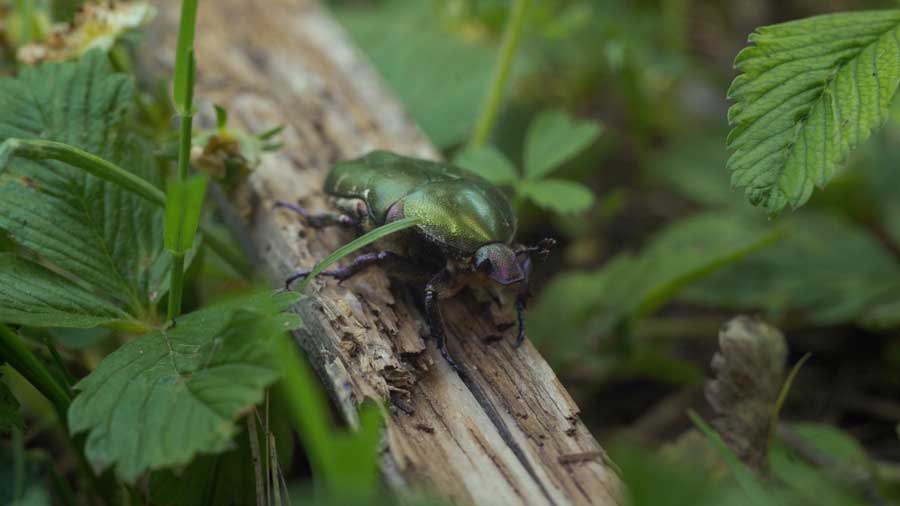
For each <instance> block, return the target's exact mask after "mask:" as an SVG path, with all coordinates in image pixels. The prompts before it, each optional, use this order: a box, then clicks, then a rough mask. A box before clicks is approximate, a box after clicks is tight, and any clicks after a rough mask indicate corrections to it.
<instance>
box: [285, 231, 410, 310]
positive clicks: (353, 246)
mask: <svg viewBox="0 0 900 506" xmlns="http://www.w3.org/2000/svg"><path fill="white" fill-rule="evenodd" d="M420 221H421V220H420V219H419V218H403V219H402V220H397V221H394V222H391V223H388V224H387V225H382V226H380V227H378V228H376V229H374V230H370V231H369V232H367V233H365V234H363V235H361V236H359V237H357V238H356V239H354V240H352V241H350V242H348V243H347V244H345V245H343V246H341V247H340V248H338V249H336V250H334V251H332V252H331V254H330V255H328V256H327V257H325V259H324V260H322V261H321V262H319V263H317V264H316V266H315V267H313V269H312V271H311V272H310V273H309V275H308V276H306V278H304V280H303V283H301V284H300V288H299V289H298V291H300V292H302V291H303V290H305V289H306V287H307V286H308V285H309V283H310V282H311V281H312V280H313V279H314V278H315V277H316V276H318V275H319V274H320V273H321V272H322V271H324V270H325V269H327V268H328V267H329V266H331V265H332V264H333V263H335V262H337V261H338V260H340V259H342V258H344V257H345V256H347V255H349V254H350V253H353V252H354V251H356V250H358V249H360V248H363V247H365V246H368V245H369V244H372V243H373V242H375V241H377V240H379V239H381V238H382V237H386V236H388V235H390V234H393V233H395V232H399V231H401V230H403V229H406V228H409V227H413V226H415V225H418V224H419V223H420Z"/></svg>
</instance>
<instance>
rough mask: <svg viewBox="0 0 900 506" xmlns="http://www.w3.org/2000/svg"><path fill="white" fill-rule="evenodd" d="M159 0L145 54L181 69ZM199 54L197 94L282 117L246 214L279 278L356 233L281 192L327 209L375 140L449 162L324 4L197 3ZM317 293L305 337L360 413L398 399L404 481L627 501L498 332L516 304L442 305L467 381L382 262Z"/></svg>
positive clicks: (256, 116)
mask: <svg viewBox="0 0 900 506" xmlns="http://www.w3.org/2000/svg"><path fill="white" fill-rule="evenodd" d="M157 3H158V5H159V6H160V13H159V17H158V19H157V21H156V25H155V26H154V28H153V29H152V33H151V35H150V38H151V41H149V44H148V46H150V47H151V48H152V49H151V50H150V55H148V58H149V61H151V64H152V65H154V66H157V67H158V66H162V67H163V68H167V69H171V68H172V64H173V56H172V55H173V54H174V51H173V48H174V46H175V39H176V32H177V17H178V8H177V5H178V3H177V2H173V1H163V0H160V1H159V2H157ZM386 29H388V28H386ZM196 55H197V62H198V63H197V69H198V79H197V92H196V95H197V97H198V99H199V100H200V101H201V102H200V103H201V104H202V103H203V101H205V102H206V103H207V104H208V103H209V102H212V103H216V104H221V105H223V106H224V107H225V108H226V109H227V110H228V111H229V113H230V118H231V121H233V122H234V123H235V124H237V125H240V126H243V127H244V128H247V129H248V130H251V131H262V130H263V129H265V128H269V127H271V126H273V125H280V124H284V125H286V126H287V127H286V129H285V130H284V132H283V134H282V136H281V140H282V141H283V142H284V147H283V149H281V150H280V151H279V152H278V153H275V154H271V155H267V156H266V157H265V159H264V161H263V162H262V164H261V166H260V167H259V168H258V169H257V170H256V171H255V172H254V173H253V175H252V177H251V179H250V182H249V185H248V189H247V191H248V195H249V198H248V199H247V201H246V202H247V204H246V205H242V206H238V207H243V208H242V209H239V210H237V211H236V212H235V214H236V215H240V218H241V219H240V221H241V223H240V224H239V228H241V229H242V230H243V233H244V234H245V235H246V237H247V238H248V240H249V247H250V249H251V253H252V256H253V257H255V258H256V260H257V262H258V265H259V266H260V267H261V268H262V270H263V271H264V272H266V273H267V275H268V276H269V277H270V278H271V280H272V282H273V284H275V285H279V286H280V285H281V284H282V280H284V279H285V278H286V277H287V276H288V275H290V274H291V273H293V272H295V271H296V270H297V269H299V268H308V267H311V266H312V265H313V264H314V263H315V261H316V260H318V259H321V258H323V257H324V256H325V255H326V254H327V253H329V252H330V251H331V250H333V249H334V248H335V247H337V246H339V245H340V244H342V243H345V242H346V241H348V240H349V239H350V238H351V236H350V235H349V234H348V233H347V232H342V231H337V230H326V231H318V230H313V229H311V228H309V227H306V226H304V224H303V223H302V222H301V220H299V219H298V217H297V216H295V215H292V214H291V213H289V212H287V211H285V210H275V209H273V203H274V202H275V201H278V200H284V201H293V202H297V201H299V202H302V204H303V205H304V206H305V207H307V208H309V209H311V210H314V211H326V210H327V209H328V204H327V202H326V200H325V199H324V197H323V195H322V193H321V183H322V181H323V179H324V176H325V173H326V171H327V170H328V169H329V168H330V167H331V165H332V164H333V163H334V162H336V161H338V160H342V159H347V158H352V157H356V156H359V155H361V154H364V153H366V152H368V151H370V150H372V149H376V148H381V149H389V150H393V151H396V152H398V153H402V154H408V155H416V156H420V157H427V158H436V157H438V156H439V154H438V152H437V151H436V150H435V149H434V147H433V146H431V145H430V144H429V142H428V140H427V139H426V138H425V137H424V136H423V135H422V133H421V132H420V131H419V130H418V129H417V128H416V126H415V125H414V124H413V122H412V121H411V120H410V118H409V117H408V116H407V115H406V114H405V113H404V111H403V109H402V108H401V107H400V105H398V103H397V101H396V100H395V99H394V98H393V97H392V96H391V94H390V93H389V92H388V91H387V90H386V89H385V87H384V85H383V84H382V83H381V81H380V80H379V78H378V76H377V75H376V74H375V72H374V71H373V70H372V68H371V67H370V65H369V64H368V63H367V62H366V60H365V59H364V58H363V57H362V55H361V54H360V52H359V51H357V50H356V49H355V48H354V47H353V46H352V45H351V43H350V42H349V39H348V37H347V36H346V35H345V34H344V33H343V31H342V30H341V29H340V28H339V27H338V26H337V24H336V23H334V21H332V20H331V19H330V18H329V16H328V14H327V12H325V11H324V10H323V9H322V8H321V7H319V6H318V5H317V4H316V3H315V2H311V1H301V0H296V1H291V0H268V1H265V2H250V1H246V0H216V1H208V2H201V5H200V13H199V16H198V26H197V35H196ZM435 100H440V97H435ZM538 267H539V266H538ZM310 288H311V290H310V291H311V293H312V294H313V296H312V297H310V298H309V299H308V302H306V303H301V304H300V307H298V308H297V311H298V312H299V314H300V315H301V317H302V318H303V321H304V323H305V327H304V329H303V330H301V331H298V332H297V333H296V334H295V337H296V340H297V342H298V343H299V344H300V346H302V348H303V349H304V350H305V351H306V353H307V355H308V357H309V359H310V361H311V362H312V363H313V364H314V366H315V367H316V368H317V370H318V372H319V374H320V376H321V379H322V381H323V382H324V384H325V386H326V388H327V389H328V390H329V393H330V394H331V397H332V399H333V400H334V402H335V403H336V404H337V406H338V407H339V409H340V411H341V413H342V414H343V416H344V417H345V419H346V420H347V421H348V422H349V423H351V424H353V423H355V421H356V407H357V405H358V404H359V403H360V402H361V401H362V400H364V399H367V398H372V399H376V400H378V401H380V402H383V403H385V405H387V406H389V407H390V408H391V409H390V413H391V415H390V419H389V420H388V423H387V435H386V438H385V443H386V444H385V449H384V454H383V465H382V469H383V472H384V476H385V478H386V480H387V481H388V482H389V483H391V484H392V485H393V486H396V487H408V488H414V489H417V488H423V489H428V490H435V491H437V492H438V493H439V494H441V495H442V496H444V497H447V498H449V499H451V500H452V501H453V502H455V503H457V504H468V503H475V504H504V505H518V504H523V505H524V504H557V505H562V504H594V505H604V506H608V505H614V504H619V502H620V500H619V484H618V483H619V482H618V478H617V476H616V475H615V473H614V472H613V470H612V468H611V466H610V464H609V462H608V460H607V459H606V458H605V454H604V453H603V450H602V449H601V448H600V446H599V445H598V443H597V441H596V440H595V439H594V438H593V436H592V435H591V434H590V432H589V431H588V430H587V429H586V428H585V427H584V425H583V424H582V423H580V421H579V410H578V407H577V406H576V405H575V403H574V402H573V400H572V398H571V397H570V396H569V394H568V393H567V392H566V390H565V389H564V388H563V386H562V385H561V384H560V383H559V381H558V379H557V378H556V376H555V374H554V373H553V371H552V370H551V369H550V367H549V366H548V365H547V363H546V362H545V361H544V359H543V358H541V356H540V355H539V354H538V352H537V351H536V350H535V348H534V347H533V346H532V345H531V344H530V343H528V342H526V343H525V344H524V345H523V346H522V347H520V348H518V349H516V348H514V347H513V346H512V342H513V340H514V338H515V335H514V333H515V326H511V328H509V329H506V330H501V329H504V328H505V327H506V326H507V325H504V324H508V323H510V322H512V321H513V320H514V315H513V314H512V313H511V312H510V311H509V308H507V307H501V306H500V305H499V304H498V303H497V302H496V301H494V300H493V299H492V297H487V296H486V295H485V293H483V292H472V291H470V292H465V293H463V294H461V295H459V296H457V297H456V298H454V299H452V300H449V301H445V302H444V303H443V306H442V311H443V315H444V319H445V321H446V324H447V331H448V339H449V344H450V350H451V352H452V354H453V355H454V356H455V357H457V361H459V362H462V363H464V364H465V365H466V367H467V368H468V370H469V371H470V373H469V374H468V377H467V378H465V380H464V379H463V378H461V376H460V375H458V374H457V373H456V372H454V371H453V370H452V369H450V368H449V367H448V366H447V364H446V363H445V362H444V360H443V359H442V358H441V357H440V355H439V354H438V353H437V351H436V350H435V349H434V345H433V344H432V343H430V342H427V344H426V341H424V340H423V338H422V336H423V335H425V336H427V328H426V327H425V325H424V324H423V321H424V320H423V318H422V315H421V314H420V312H419V310H418V309H417V304H416V303H415V301H414V297H413V296H412V294H411V293H410V292H409V291H408V290H406V289H404V288H403V287H402V286H398V285H392V284H391V282H390V281H389V280H388V278H387V277H386V276H385V274H384V273H383V272H382V271H381V270H379V269H377V268H372V269H370V270H369V271H368V272H366V273H365V274H362V275H359V276H358V277H355V278H353V279H351V280H348V281H345V282H343V283H342V284H336V283H335V282H334V281H332V280H327V279H325V278H321V279H320V280H316V281H315V282H314V283H313V285H312V286H311V287H310ZM500 295H501V297H505V300H504V302H505V303H506V304H505V306H512V304H509V302H510V300H509V298H510V297H509V296H508V295H506V296H504V294H500ZM497 335H500V336H502V337H503V339H502V340H499V341H498V340H486V339H485V338H486V337H488V336H497Z"/></svg>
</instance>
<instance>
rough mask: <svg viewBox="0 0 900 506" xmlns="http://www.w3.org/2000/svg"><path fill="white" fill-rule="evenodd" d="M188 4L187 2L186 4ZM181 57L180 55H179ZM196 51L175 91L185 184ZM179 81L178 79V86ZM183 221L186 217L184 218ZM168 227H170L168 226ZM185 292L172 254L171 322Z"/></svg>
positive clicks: (180, 266) (180, 259) (178, 258)
mask: <svg viewBox="0 0 900 506" xmlns="http://www.w3.org/2000/svg"><path fill="white" fill-rule="evenodd" d="M185 4H187V2H186V3H185ZM179 57H180V55H179ZM194 73H195V62H194V50H193V48H190V47H189V48H188V50H187V79H186V80H185V81H184V87H185V89H182V90H178V89H176V90H175V95H176V96H178V95H181V97H182V99H183V101H184V103H183V104H181V111H180V114H181V129H180V130H181V131H180V135H179V139H178V173H177V175H176V179H177V180H178V181H179V182H183V181H184V180H185V179H187V175H188V169H189V168H190V165H191V132H192V130H193V124H194V109H193V107H194V104H193V102H194ZM177 83H178V79H176V84H177ZM181 219H182V220H183V219H184V217H183V216H182V218H181ZM167 226H168V225H167ZM183 291H184V254H183V253H181V252H175V251H173V252H172V271H171V273H170V278H169V311H168V317H169V320H174V319H175V317H176V316H178V315H180V314H181V297H182V292H183Z"/></svg>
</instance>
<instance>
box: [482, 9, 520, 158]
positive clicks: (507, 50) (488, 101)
mask: <svg viewBox="0 0 900 506" xmlns="http://www.w3.org/2000/svg"><path fill="white" fill-rule="evenodd" d="M529 3H530V0H516V3H515V4H514V5H513V7H512V12H511V13H510V16H509V20H508V21H507V22H506V29H505V31H504V33H503V42H502V43H501V45H500V53H499V56H498V57H497V66H496V67H495V69H494V77H493V79H492V81H491V86H490V88H489V89H488V94H487V96H486V97H485V101H484V106H483V107H482V109H481V115H480V116H479V117H478V122H477V123H476V124H475V131H474V132H473V133H472V138H471V140H470V141H469V143H470V144H471V145H472V146H482V145H484V144H485V143H486V142H487V140H488V137H489V136H490V135H491V131H492V130H493V129H494V123H496V122H497V113H498V111H499V110H500V103H501V102H502V101H503V93H504V91H506V83H507V81H508V80H509V72H510V69H512V64H513V61H515V59H516V49H517V48H518V46H519V39H520V38H521V36H522V31H523V30H524V28H525V13H526V12H527V11H528V4H529Z"/></svg>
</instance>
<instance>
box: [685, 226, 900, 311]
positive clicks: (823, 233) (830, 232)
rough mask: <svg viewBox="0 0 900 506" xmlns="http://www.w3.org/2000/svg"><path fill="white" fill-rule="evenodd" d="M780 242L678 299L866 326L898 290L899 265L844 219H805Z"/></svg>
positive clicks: (735, 308) (874, 239) (713, 277)
mask: <svg viewBox="0 0 900 506" xmlns="http://www.w3.org/2000/svg"><path fill="white" fill-rule="evenodd" d="M784 229H785V233H784V240H783V241H781V242H780V243H779V244H778V245H776V246H775V247H773V248H770V249H769V250H767V251H765V252H762V253H760V254H759V255H755V256H753V257H752V258H748V259H746V260H745V261H743V262H741V264H740V265H739V266H738V268H736V269H731V270H728V271H725V272H721V273H718V274H715V275H714V276H712V277H711V278H710V279H709V280H708V281H705V282H703V283H699V284H697V285H695V286H692V287H690V288H689V289H688V290H686V291H685V292H684V293H682V294H681V298H682V299H683V300H685V301H687V302H691V303H694V304H702V305H705V306H708V307H718V308H727V309H731V310H738V311H758V310H763V311H764V312H765V313H766V314H767V316H768V317H770V318H772V319H778V318H780V317H782V316H783V315H785V314H786V313H788V312H792V313H797V314H800V315H803V316H806V317H807V318H808V319H809V320H811V321H812V322H813V323H815V324H818V325H833V324H838V323H846V322H853V321H864V320H865V319H866V317H867V315H869V314H870V311H874V310H876V309H877V308H878V304H879V303H882V302H887V301H890V300H892V297H896V295H897V293H898V292H897V290H898V288H900V264H898V262H897V261H896V260H895V259H894V258H893V257H892V256H891V255H890V253H888V251H886V250H885V249H884V248H883V247H882V246H881V245H880V244H879V242H878V240H877V239H876V238H875V237H872V236H871V235H870V234H869V233H868V232H866V231H865V230H863V229H861V228H860V227H858V226H856V225H854V224H853V223H850V222H848V221H847V220H845V219H842V218H839V217H836V216H832V215H828V214H820V213H812V212H805V213H803V214H802V215H797V216H795V217H791V219H789V220H786V221H785V223H784Z"/></svg>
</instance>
